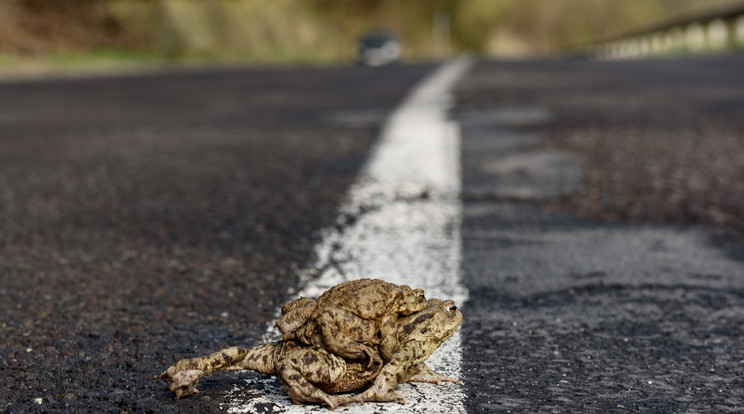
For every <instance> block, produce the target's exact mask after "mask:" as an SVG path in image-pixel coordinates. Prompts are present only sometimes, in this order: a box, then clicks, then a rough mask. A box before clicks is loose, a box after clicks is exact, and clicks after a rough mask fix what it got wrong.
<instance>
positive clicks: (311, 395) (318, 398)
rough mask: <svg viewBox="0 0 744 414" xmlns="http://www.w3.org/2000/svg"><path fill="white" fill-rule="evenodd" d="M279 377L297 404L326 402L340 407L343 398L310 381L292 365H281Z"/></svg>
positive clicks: (333, 407) (333, 406)
mask: <svg viewBox="0 0 744 414" xmlns="http://www.w3.org/2000/svg"><path fill="white" fill-rule="evenodd" d="M279 379H280V380H281V382H282V385H284V389H285V390H286V391H287V394H289V398H290V399H291V400H292V402H293V403H295V404H302V403H326V404H328V407H330V408H331V409H335V408H336V407H338V406H339V405H340V404H341V403H342V402H343V400H342V399H341V398H339V397H336V396H333V395H328V394H326V393H325V392H324V391H322V390H321V389H320V388H318V387H316V386H315V385H313V384H312V383H310V381H308V380H307V379H306V378H305V377H303V375H302V374H301V373H300V371H298V370H297V369H296V368H295V367H293V366H292V365H289V364H288V365H282V366H280V367H279Z"/></svg>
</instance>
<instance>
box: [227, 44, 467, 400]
mask: <svg viewBox="0 0 744 414" xmlns="http://www.w3.org/2000/svg"><path fill="white" fill-rule="evenodd" d="M471 64H472V61H471V59H470V58H467V57H461V58H459V59H456V60H453V61H451V62H449V63H447V64H445V65H443V66H442V67H440V68H439V69H438V70H437V71H436V72H435V73H434V74H432V75H431V76H429V77H428V78H427V79H425V80H424V81H423V82H422V83H420V84H419V85H418V86H417V87H416V88H415V89H414V90H413V91H412V93H411V94H410V95H409V96H408V97H407V98H406V100H405V101H404V102H403V103H402V104H401V105H400V106H399V107H398V108H397V110H396V111H395V112H394V113H393V114H392V115H391V117H390V119H389V120H388V123H387V124H386V126H385V128H384V130H383V133H382V137H381V139H380V142H379V143H378V145H377V147H376V148H375V149H374V150H373V152H372V155H371V157H370V159H369V161H368V163H367V164H366V166H365V168H364V169H363V170H362V174H361V176H360V178H359V180H358V181H357V183H356V184H355V185H354V186H352V188H351V189H350V190H349V194H348V199H347V201H346V203H345V204H344V205H343V206H342V208H341V213H342V214H341V217H340V219H343V218H344V217H346V218H351V221H350V222H349V223H347V225H345V226H342V230H337V229H327V230H326V231H325V232H324V234H323V240H322V242H321V243H320V244H319V245H318V246H316V250H315V254H316V257H317V261H316V263H315V265H314V266H313V267H312V268H311V269H312V270H310V271H308V272H307V273H305V274H303V277H302V283H301V286H304V287H303V288H302V289H301V290H300V291H299V292H297V294H296V295H295V296H306V297H317V296H319V295H320V294H321V293H322V292H323V291H325V290H326V289H328V288H330V287H331V286H334V285H336V284H338V283H340V282H343V281H346V280H351V279H358V278H361V277H368V278H376V279H383V280H386V281H389V282H393V283H397V284H406V285H409V286H412V287H415V288H423V289H424V291H425V292H426V296H427V297H437V298H442V299H444V298H448V299H454V300H455V302H456V303H458V304H460V305H461V304H463V303H464V302H465V301H466V300H467V298H468V291H467V289H466V288H465V287H464V286H463V285H462V284H461V283H460V261H461V256H462V251H461V237H460V224H461V218H462V205H461V202H460V198H459V194H460V185H461V183H460V157H459V145H460V141H459V140H460V133H459V129H458V126H457V124H455V123H454V122H453V121H451V120H448V119H447V111H448V109H449V107H450V105H451V97H450V89H451V88H452V86H453V85H454V83H455V82H456V81H457V80H458V79H459V78H460V77H461V76H462V75H463V74H464V73H465V71H466V70H467V69H468V68H469V67H470V65H471ZM466 317H467V315H466ZM270 332H271V333H272V336H273V335H277V333H276V332H275V330H274V329H273V327H271V328H270ZM275 338H278V336H274V337H273V338H270V339H275ZM461 358H462V347H461V339H460V333H459V331H458V332H456V333H455V335H454V336H453V337H452V338H450V339H449V340H448V341H446V342H445V343H444V344H443V345H442V346H441V347H440V348H439V349H438V350H437V351H436V352H435V353H434V355H433V356H432V357H431V358H430V359H429V361H428V362H427V364H428V365H429V366H430V367H432V368H433V369H434V370H436V371H438V372H441V373H443V374H445V375H448V376H452V377H456V378H457V377H459V376H460V375H461V369H460V365H461V364H460V363H461ZM251 385H252V386H254V387H257V388H259V389H261V390H262V391H263V393H264V395H263V396H261V397H256V398H252V399H251V400H250V401H248V402H247V403H245V402H239V403H232V404H231V405H230V407H229V409H228V411H229V412H231V413H248V412H267V411H269V412H286V413H308V412H320V411H321V410H322V411H323V412H325V411H326V408H321V407H319V406H312V405H305V406H296V405H292V404H291V402H290V400H289V397H287V395H286V393H285V392H284V390H283V389H282V388H281V385H279V384H278V382H277V381H275V380H267V381H260V382H259V383H256V382H255V381H251ZM397 391H398V392H399V393H400V394H401V395H403V397H404V398H405V399H406V404H405V405H399V404H396V403H386V404H369V403H368V404H366V405H364V406H360V405H350V406H347V407H342V408H339V409H338V410H337V411H339V412H355V413H373V412H380V411H396V412H401V413H424V412H425V413H456V412H465V408H464V406H463V401H464V399H465V395H464V394H463V389H462V386H461V385H456V384H444V385H441V386H438V387H437V386H435V385H431V384H402V385H400V386H399V387H398V390H397ZM236 392H237V393H239V392H240V391H239V390H236Z"/></svg>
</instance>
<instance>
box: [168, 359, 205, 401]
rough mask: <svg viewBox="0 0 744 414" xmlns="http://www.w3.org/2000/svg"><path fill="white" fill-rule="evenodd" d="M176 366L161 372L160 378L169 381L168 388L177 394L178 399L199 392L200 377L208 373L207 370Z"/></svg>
mask: <svg viewBox="0 0 744 414" xmlns="http://www.w3.org/2000/svg"><path fill="white" fill-rule="evenodd" d="M175 367H176V366H175V365H174V366H172V367H170V368H168V370H166V371H163V372H162V373H161V374H160V376H159V377H160V378H162V379H164V380H165V381H167V382H169V383H170V384H169V385H168V389H169V390H170V391H173V392H174V393H175V394H176V399H179V398H181V397H186V396H189V395H193V394H199V390H198V389H197V388H196V385H197V384H198V383H199V378H201V377H203V376H204V375H206V372H204V371H202V370H199V369H186V370H182V371H181V370H177V368H175Z"/></svg>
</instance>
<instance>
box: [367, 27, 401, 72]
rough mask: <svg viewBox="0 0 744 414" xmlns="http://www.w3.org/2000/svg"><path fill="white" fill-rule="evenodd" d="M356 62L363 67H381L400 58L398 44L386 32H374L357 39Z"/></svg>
mask: <svg viewBox="0 0 744 414" xmlns="http://www.w3.org/2000/svg"><path fill="white" fill-rule="evenodd" d="M356 52H357V62H359V63H360V64H362V65H365V66H383V65H388V64H391V63H395V62H397V61H398V59H399V58H400V42H398V39H397V38H396V37H395V35H394V34H393V33H392V32H390V31H388V30H375V31H373V32H369V33H367V34H365V35H364V36H362V37H361V38H359V42H358V43H357V50H356Z"/></svg>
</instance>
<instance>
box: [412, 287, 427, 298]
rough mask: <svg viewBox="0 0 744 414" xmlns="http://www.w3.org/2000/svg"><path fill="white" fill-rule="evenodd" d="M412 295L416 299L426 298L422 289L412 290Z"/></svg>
mask: <svg viewBox="0 0 744 414" xmlns="http://www.w3.org/2000/svg"><path fill="white" fill-rule="evenodd" d="M413 295H414V296H416V298H417V299H420V300H426V298H425V297H424V291H423V290H422V289H416V290H414V291H413Z"/></svg>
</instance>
